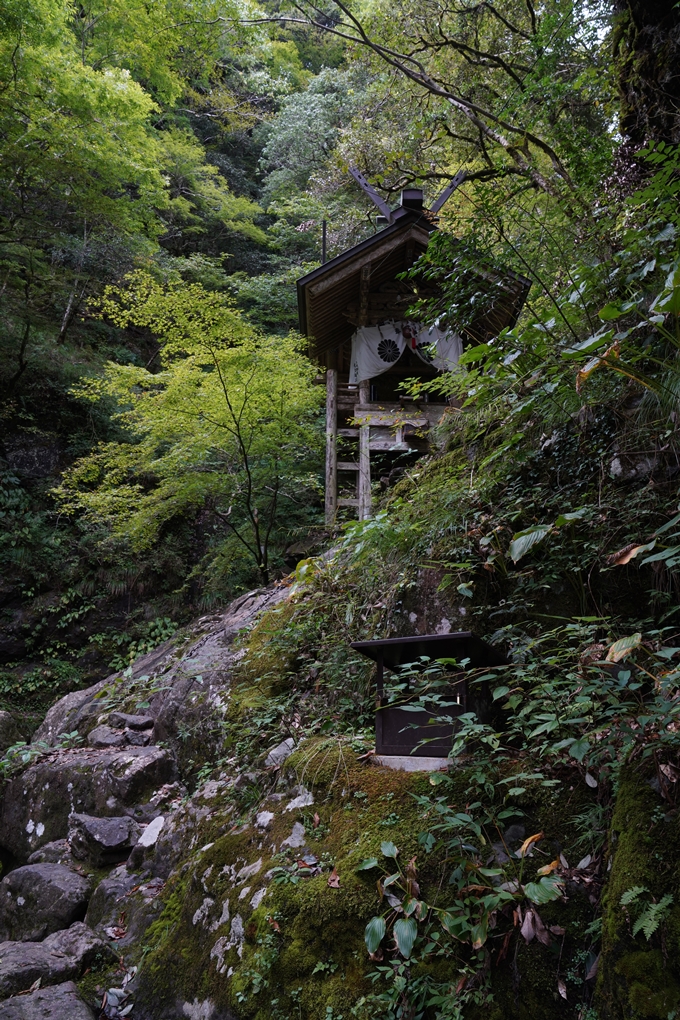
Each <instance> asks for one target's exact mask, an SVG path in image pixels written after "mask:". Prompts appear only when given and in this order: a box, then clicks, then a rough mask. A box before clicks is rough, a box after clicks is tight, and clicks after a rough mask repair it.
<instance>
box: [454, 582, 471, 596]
mask: <svg viewBox="0 0 680 1020" xmlns="http://www.w3.org/2000/svg"><path fill="white" fill-rule="evenodd" d="M456 591H457V592H459V593H460V594H461V595H464V596H465V598H466V599H471V598H473V596H474V592H473V590H472V588H471V587H470V585H469V584H459V585H457V586H456Z"/></svg>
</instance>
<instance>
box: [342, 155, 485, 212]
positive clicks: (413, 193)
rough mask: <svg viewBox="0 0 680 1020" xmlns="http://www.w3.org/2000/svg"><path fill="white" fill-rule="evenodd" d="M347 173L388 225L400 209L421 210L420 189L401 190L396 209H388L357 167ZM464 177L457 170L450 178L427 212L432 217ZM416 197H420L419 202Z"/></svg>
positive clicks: (464, 174)
mask: <svg viewBox="0 0 680 1020" xmlns="http://www.w3.org/2000/svg"><path fill="white" fill-rule="evenodd" d="M349 172H350V173H351V175H352V177H353V178H354V180H355V181H356V182H357V184H358V185H359V187H360V188H361V189H362V190H363V191H365V192H366V194H367V195H368V197H369V198H370V199H371V201H372V202H373V203H374V205H376V206H377V208H378V209H379V210H380V212H381V213H382V215H383V216H384V218H385V220H386V221H387V223H388V224H389V223H392V222H393V221H394V219H395V214H396V213H398V212H399V210H400V209H413V210H416V209H418V208H421V209H422V195H423V193H422V191H421V190H420V189H418V188H405V189H404V190H402V193H401V199H400V203H399V205H398V206H397V208H396V209H390V207H389V206H388V204H387V202H385V200H384V199H383V198H381V197H380V195H379V194H378V192H377V191H376V190H375V188H374V187H373V185H372V184H370V183H369V181H367V180H366V178H365V177H364V175H363V174H362V172H361V170H359V168H358V167H356V166H351V167H350V168H349ZM466 176H467V171H466V170H459V171H458V173H457V174H456V175H455V177H453V178H452V180H451V182H450V184H447V186H446V187H445V188H444V190H443V191H442V192H441V193H440V194H439V196H438V197H437V198H436V199H435V201H434V203H433V204H432V206H431V207H430V209H429V210H428V211H429V212H430V213H431V214H432V215H433V216H436V215H437V213H438V212H439V210H440V209H441V208H442V207H443V205H444V203H445V202H448V200H449V199H450V198H451V195H452V194H453V193H454V191H455V190H456V188H458V187H459V186H460V185H461V184H462V183H463V181H464V180H465V178H466ZM418 196H420V201H419V202H418Z"/></svg>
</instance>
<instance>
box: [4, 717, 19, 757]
mask: <svg viewBox="0 0 680 1020" xmlns="http://www.w3.org/2000/svg"><path fill="white" fill-rule="evenodd" d="M22 739H23V738H22V736H21V733H20V732H19V727H18V726H17V724H16V720H15V718H14V716H13V715H12V713H11V712H5V711H0V754H4V752H5V751H6V750H7V748H8V747H11V746H12V744H17V743H18V742H19V741H20V740H22Z"/></svg>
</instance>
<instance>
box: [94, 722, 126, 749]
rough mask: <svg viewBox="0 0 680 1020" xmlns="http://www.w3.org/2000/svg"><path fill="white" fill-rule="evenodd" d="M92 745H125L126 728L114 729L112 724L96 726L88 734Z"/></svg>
mask: <svg viewBox="0 0 680 1020" xmlns="http://www.w3.org/2000/svg"><path fill="white" fill-rule="evenodd" d="M87 742H88V744H89V745H90V747H123V746H124V745H125V744H127V739H126V737H125V731H124V730H112V729H111V727H110V726H104V725H102V726H95V728H94V729H93V730H90V732H89V733H88V735H87Z"/></svg>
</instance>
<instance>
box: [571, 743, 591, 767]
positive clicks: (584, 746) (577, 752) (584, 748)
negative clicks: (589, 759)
mask: <svg viewBox="0 0 680 1020" xmlns="http://www.w3.org/2000/svg"><path fill="white" fill-rule="evenodd" d="M589 750H590V741H589V740H588V739H587V738H586V737H581V739H580V740H575V741H574V743H573V744H572V745H571V747H570V748H569V754H570V756H571V757H572V758H575V759H576V761H583V759H584V758H585V756H586V754H587V753H588V751H589Z"/></svg>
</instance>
